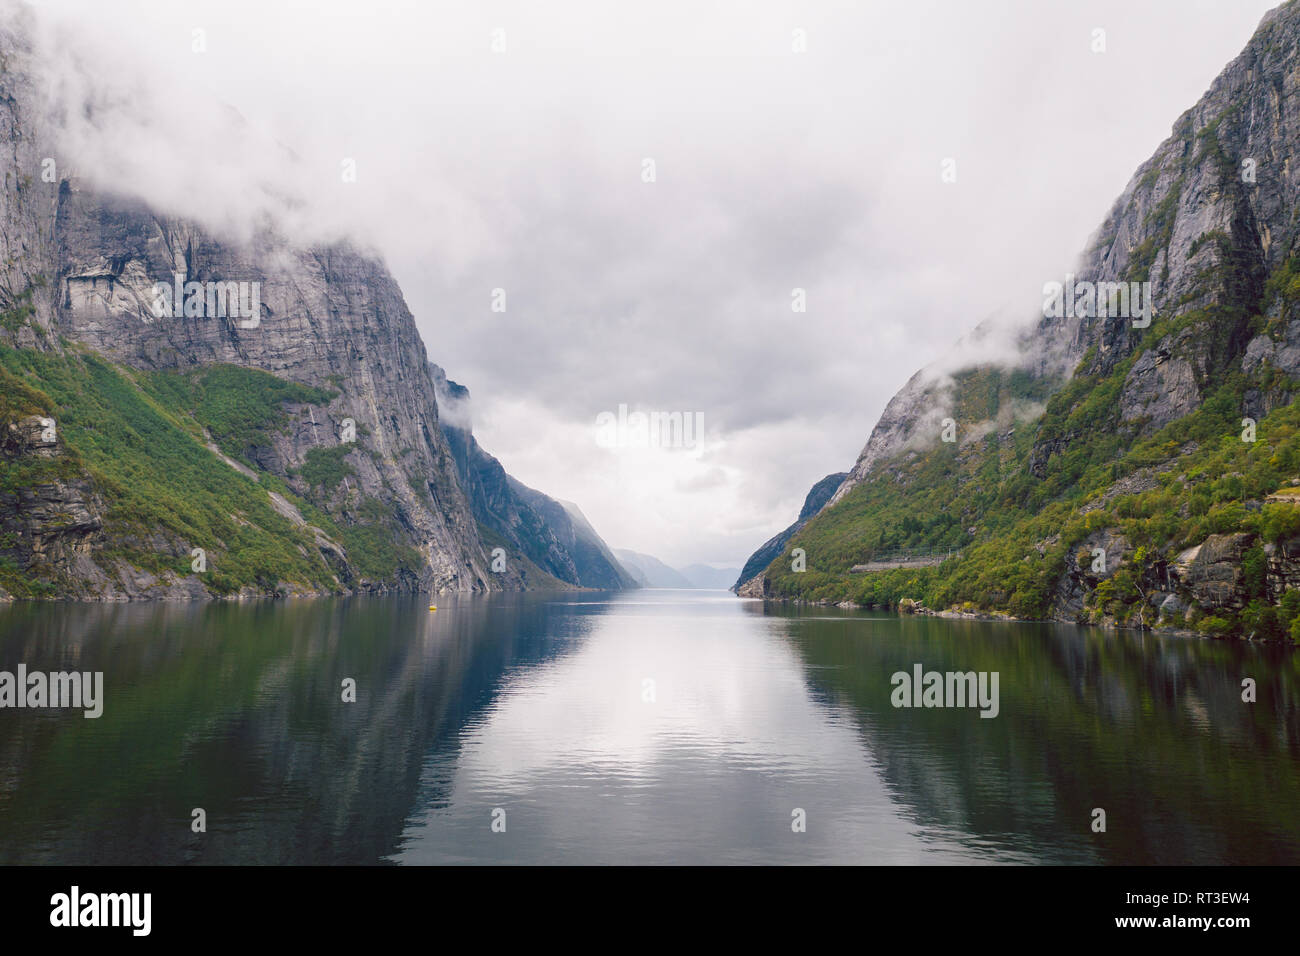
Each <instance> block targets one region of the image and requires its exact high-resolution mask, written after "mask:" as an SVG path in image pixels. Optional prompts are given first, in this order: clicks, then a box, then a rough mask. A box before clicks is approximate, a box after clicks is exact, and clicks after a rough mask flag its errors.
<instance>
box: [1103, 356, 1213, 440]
mask: <svg viewBox="0 0 1300 956" xmlns="http://www.w3.org/2000/svg"><path fill="white" fill-rule="evenodd" d="M1190 338H1191V334H1190V332H1185V333H1184V334H1183V335H1181V336H1179V337H1178V338H1177V339H1173V338H1167V339H1165V340H1163V341H1162V342H1161V343H1160V344H1159V345H1158V346H1157V347H1156V348H1155V349H1152V350H1149V351H1146V352H1143V353H1142V355H1140V356H1139V357H1138V359H1137V361H1136V362H1134V363H1133V367H1132V368H1131V369H1130V370H1129V373H1128V377H1127V378H1126V379H1125V381H1124V391H1123V392H1122V393H1121V394H1120V400H1119V406H1120V420H1121V421H1125V422H1134V421H1142V422H1143V427H1142V431H1143V432H1154V431H1158V430H1159V429H1160V428H1162V427H1164V426H1165V425H1167V424H1169V423H1170V422H1172V421H1176V420H1177V419H1179V418H1182V417H1183V416H1184V415H1186V414H1188V413H1190V412H1193V411H1195V410H1196V409H1197V408H1198V407H1199V406H1200V404H1201V401H1202V397H1203V396H1202V395H1201V390H1200V387H1199V386H1198V384H1197V371H1196V369H1195V368H1194V367H1193V365H1192V360H1191V359H1190V358H1187V357H1183V356H1185V355H1186V354H1187V351H1192V352H1193V354H1197V352H1198V351H1199V350H1198V347H1197V346H1195V345H1187V344H1185V343H1186V340H1187V339H1190ZM1176 353H1177V354H1178V355H1179V357H1174V356H1175V354H1176ZM1198 357H1200V358H1202V359H1204V358H1205V356H1203V355H1198ZM1202 368H1204V365H1202Z"/></svg>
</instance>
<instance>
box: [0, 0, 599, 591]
mask: <svg viewBox="0 0 1300 956" xmlns="http://www.w3.org/2000/svg"><path fill="white" fill-rule="evenodd" d="M28 16H29V14H28V13H25V12H23V11H22V10H21V9H19V8H17V7H16V6H10V7H7V8H6V9H5V10H4V11H3V13H2V14H0V63H2V64H3V68H0V138H3V141H4V146H5V150H4V154H5V157H6V159H5V160H4V166H5V187H4V190H3V192H2V193H0V227H2V228H0V254H2V255H0V262H2V263H3V264H2V265H0V599H6V598H12V597H21V598H41V597H69V598H81V599H90V600H113V601H116V600H129V599H148V598H164V599H188V598H205V597H212V596H228V595H248V596H255V595H269V594H307V593H317V594H318V593H346V592H357V591H372V592H382V591H396V590H400V591H415V590H428V591H439V590H451V591H462V592H479V591H488V590H501V589H517V588H522V587H530V586H546V585H555V586H558V582H556V581H554V580H551V579H550V578H549V575H547V574H546V573H545V572H544V571H543V570H541V569H533V568H531V567H530V565H529V563H528V561H527V560H526V559H520V560H515V561H507V562H506V568H505V570H503V571H500V572H498V571H494V570H493V569H492V564H491V558H490V555H491V548H492V547H493V546H494V545H495V540H485V539H484V537H483V535H482V534H481V533H480V530H481V528H480V523H479V522H478V521H477V520H476V518H475V514H474V512H473V510H472V509H471V507H470V503H469V501H468V500H467V495H466V493H465V491H464V490H463V489H462V487H461V485H460V477H459V475H458V472H457V460H456V458H455V456H454V455H453V453H452V449H451V448H450V447H449V444H448V441H447V438H446V435H445V434H444V431H443V429H442V428H441V426H440V421H439V411H438V405H437V399H436V395H435V384H434V380H433V376H432V374H431V372H430V366H429V362H428V357H427V355H426V353H425V347H424V343H423V342H422V341H421V339H420V336H419V334H418V332H417V330H416V327H415V322H414V320H413V318H412V316H411V313H410V310H409V309H408V308H407V305H406V303H405V301H404V300H403V297H402V293H401V290H400V289H399V288H398V286H397V283H396V282H395V281H394V280H393V277H392V276H391V275H390V274H389V272H388V270H387V269H386V268H385V266H384V264H383V263H382V262H381V261H380V260H379V259H378V258H376V257H375V256H373V255H371V254H368V253H366V252H364V251H361V250H359V249H356V248H354V247H352V246H351V245H349V244H347V243H346V242H335V243H329V244H319V245H312V246H303V245H298V244H295V243H294V242H292V241H290V240H288V239H287V238H285V237H284V236H282V235H281V234H280V233H279V232H278V231H277V228H276V226H275V224H274V223H263V224H262V225H261V226H260V227H259V228H258V229H257V230H256V231H255V232H253V234H252V235H251V237H249V238H247V239H241V240H239V241H236V240H233V239H230V238H227V237H224V236H219V235H216V234H214V233H212V232H209V231H208V230H206V229H205V228H204V227H203V226H201V225H200V224H198V223H197V222H193V221H190V220H187V219H185V218H183V217H178V216H176V215H172V214H169V213H167V212H165V211H163V210H160V209H156V208H154V207H152V206H151V205H150V204H149V202H148V198H147V197H139V196H125V195H117V194H114V193H111V192H108V191H105V190H103V189H95V188H92V187H91V186H90V185H88V184H87V183H85V182H83V181H81V180H80V179H78V178H77V177H75V176H73V175H70V174H68V172H67V170H69V169H72V168H75V166H76V163H75V162H74V159H75V157H74V158H69V157H67V156H65V154H64V152H63V151H62V150H61V148H60V143H59V142H58V141H57V139H56V137H55V136H54V132H53V129H54V124H53V117H50V116H47V114H46V113H45V106H44V103H45V98H44V92H43V88H44V80H43V79H42V74H41V65H40V64H39V63H37V62H35V60H34V57H33V53H32V47H31V44H30V40H29V37H30V35H31V32H30V28H29V23H28V21H27V19H26V18H27V17H28ZM87 109H90V107H89V106H88V107H87ZM49 157H57V158H58V163H57V165H55V164H53V160H51V159H49ZM611 564H612V561H611Z"/></svg>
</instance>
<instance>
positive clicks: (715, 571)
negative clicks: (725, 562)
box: [678, 564, 740, 591]
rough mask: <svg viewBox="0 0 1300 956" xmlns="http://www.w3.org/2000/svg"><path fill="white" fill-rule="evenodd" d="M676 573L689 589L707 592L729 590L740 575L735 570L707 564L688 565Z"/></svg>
mask: <svg viewBox="0 0 1300 956" xmlns="http://www.w3.org/2000/svg"><path fill="white" fill-rule="evenodd" d="M678 571H679V573H680V574H681V576H682V577H684V578H685V579H686V580H687V582H688V583H689V584H690V586H691V587H693V588H703V589H704V590H709V591H726V590H729V589H730V588H731V585H732V583H733V582H734V581H735V580H736V575H737V574H739V573H740V572H739V571H738V570H736V569H735V568H714V567H710V566H709V565H707V564H688V565H686V567H684V568H679V569H678Z"/></svg>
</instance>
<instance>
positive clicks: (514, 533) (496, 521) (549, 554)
mask: <svg viewBox="0 0 1300 956" xmlns="http://www.w3.org/2000/svg"><path fill="white" fill-rule="evenodd" d="M430 370H431V372H432V374H433V381H434V385H435V389H436V391H437V396H438V404H439V407H440V408H441V409H443V411H444V416H443V418H442V430H443V433H444V434H445V435H446V437H447V444H448V447H449V448H450V449H451V454H452V458H453V459H454V460H455V462H456V473H457V476H458V479H459V481H460V486H461V488H462V489H463V490H464V492H465V496H466V498H467V499H468V500H469V507H470V511H471V512H472V513H473V515H474V517H475V519H476V520H477V521H478V522H479V523H480V525H483V526H485V527H486V528H488V529H489V532H488V533H489V535H490V536H492V538H493V540H500V541H501V542H502V543H503V544H505V545H506V546H507V547H508V548H509V549H510V550H511V551H512V552H515V553H517V554H519V555H522V556H523V557H524V558H526V559H528V560H529V561H531V562H532V563H533V564H534V565H536V566H537V567H538V568H540V569H541V570H543V571H545V572H546V573H547V574H549V575H551V576H553V577H555V578H557V579H558V580H560V581H563V582H566V583H568V584H574V585H579V586H582V587H589V588H598V589H602V590H621V589H623V588H631V587H635V586H636V582H635V581H634V580H633V579H632V578H631V576H630V575H628V573H627V572H626V571H625V570H624V569H623V567H622V566H621V565H620V564H619V562H618V561H617V560H616V559H615V557H614V555H613V554H612V553H611V552H610V550H609V547H608V546H607V545H606V544H605V542H604V541H603V540H601V537H600V535H599V534H597V533H596V531H595V529H594V528H592V527H591V525H590V524H589V523H588V521H587V519H586V518H585V517H583V516H582V513H581V511H579V510H578V509H577V506H576V505H571V504H567V503H564V502H559V501H556V500H555V499H553V498H551V497H549V496H547V495H544V494H542V493H541V492H540V491H535V490H534V489H532V488H529V487H528V486H527V485H525V484H523V483H522V482H520V481H518V480H516V479H515V478H512V477H511V476H510V475H508V474H507V473H506V470H505V468H504V467H503V466H502V465H501V462H499V461H497V459H496V458H494V457H493V456H492V455H490V454H488V453H487V452H486V451H484V450H483V449H482V447H480V445H479V443H478V440H477V439H476V438H475V437H474V432H473V426H472V423H471V415H470V394H469V389H467V388H465V387H464V386H463V385H460V384H458V383H456V382H453V381H451V380H450V379H448V378H447V375H446V373H445V372H444V371H443V370H442V369H441V368H439V367H438V366H437V365H432V366H430Z"/></svg>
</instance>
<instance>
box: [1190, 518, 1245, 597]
mask: <svg viewBox="0 0 1300 956" xmlns="http://www.w3.org/2000/svg"><path fill="white" fill-rule="evenodd" d="M1250 544H1251V536H1250V535H1247V534H1212V535H1210V536H1209V537H1208V538H1206V539H1205V541H1204V542H1202V543H1201V544H1199V545H1197V546H1196V547H1194V548H1189V549H1188V550H1187V551H1184V552H1183V553H1182V554H1181V555H1179V558H1178V563H1177V565H1176V566H1175V573H1176V574H1177V576H1178V580H1179V582H1180V583H1181V584H1182V585H1183V586H1184V587H1185V588H1187V590H1188V591H1189V592H1190V593H1191V594H1192V596H1193V597H1194V598H1195V599H1196V602H1197V603H1198V604H1199V605H1200V606H1201V607H1203V608H1218V607H1230V608H1240V607H1241V606H1242V605H1243V603H1244V602H1243V601H1242V598H1241V595H1240V594H1239V592H1238V587H1237V586H1238V584H1239V583H1240V582H1241V556H1242V555H1243V554H1245V552H1246V549H1247V548H1248V547H1250Z"/></svg>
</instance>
